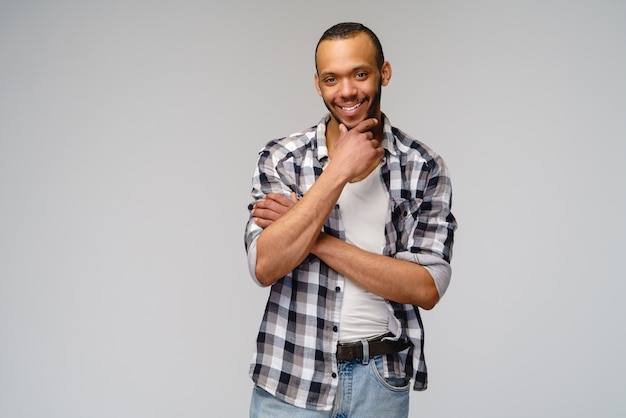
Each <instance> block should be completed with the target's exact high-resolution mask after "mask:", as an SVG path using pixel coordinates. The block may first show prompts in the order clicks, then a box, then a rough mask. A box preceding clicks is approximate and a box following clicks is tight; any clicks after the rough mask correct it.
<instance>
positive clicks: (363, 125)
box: [352, 118, 378, 132]
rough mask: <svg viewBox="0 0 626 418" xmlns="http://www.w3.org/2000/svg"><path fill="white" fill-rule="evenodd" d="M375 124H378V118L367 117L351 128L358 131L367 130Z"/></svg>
mask: <svg viewBox="0 0 626 418" xmlns="http://www.w3.org/2000/svg"><path fill="white" fill-rule="evenodd" d="M376 125H378V120H376V118H369V119H365V120H364V121H361V122H359V124H358V125H357V126H355V127H354V128H352V130H356V131H358V132H367V131H369V130H371V129H372V128H374V127H375V126H376Z"/></svg>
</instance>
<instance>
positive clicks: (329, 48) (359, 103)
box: [315, 33, 391, 129]
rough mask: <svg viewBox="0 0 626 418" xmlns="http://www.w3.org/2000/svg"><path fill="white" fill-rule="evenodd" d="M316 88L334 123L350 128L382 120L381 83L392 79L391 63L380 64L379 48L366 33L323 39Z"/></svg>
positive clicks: (318, 59)
mask: <svg viewBox="0 0 626 418" xmlns="http://www.w3.org/2000/svg"><path fill="white" fill-rule="evenodd" d="M316 63H317V73H316V74H315V87H316V88H317V92H318V94H319V95H320V96H321V97H322V99H323V100H324V104H325V105H326V107H327V108H328V110H329V111H330V113H331V115H332V118H333V120H331V123H333V122H334V123H335V124H339V123H343V124H344V125H346V127H347V128H349V129H350V128H353V127H355V126H356V125H357V124H358V123H359V122H361V121H363V120H365V119H368V118H371V117H376V118H377V119H378V120H379V121H380V93H381V86H386V85H387V83H388V82H389V79H390V78H391V66H390V65H389V63H388V62H385V63H384V64H383V66H382V69H381V68H378V66H377V65H376V48H375V47H374V43H373V42H372V41H371V39H370V38H369V37H368V36H367V35H365V34H362V33H361V34H358V35H357V36H354V37H352V38H347V39H337V40H326V41H322V42H321V43H320V44H319V46H318V49H317V55H316Z"/></svg>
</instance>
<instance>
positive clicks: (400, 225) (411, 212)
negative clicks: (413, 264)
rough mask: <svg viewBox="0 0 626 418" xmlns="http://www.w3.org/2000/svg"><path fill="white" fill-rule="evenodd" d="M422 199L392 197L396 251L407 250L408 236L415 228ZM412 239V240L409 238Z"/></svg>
mask: <svg viewBox="0 0 626 418" xmlns="http://www.w3.org/2000/svg"><path fill="white" fill-rule="evenodd" d="M422 203H423V199H421V198H418V197H415V198H411V199H392V204H393V208H392V222H393V225H394V227H395V229H396V234H397V245H396V246H397V251H407V250H408V246H409V238H410V237H412V236H413V234H414V232H415V229H416V228H417V224H418V219H419V215H420V213H421V210H422ZM411 241H412V240H411Z"/></svg>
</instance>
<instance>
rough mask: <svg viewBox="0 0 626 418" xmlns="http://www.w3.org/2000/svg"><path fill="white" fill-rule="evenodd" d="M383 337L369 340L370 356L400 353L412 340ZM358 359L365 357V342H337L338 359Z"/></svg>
mask: <svg viewBox="0 0 626 418" xmlns="http://www.w3.org/2000/svg"><path fill="white" fill-rule="evenodd" d="M383 337H386V336H383ZM383 337H378V338H376V339H374V340H371V341H367V345H368V349H369V358H372V357H375V356H380V355H384V354H393V353H399V352H400V351H403V350H405V349H407V348H409V347H410V346H411V342H410V341H407V340H400V341H393V340H383V339H382V338H383ZM357 359H359V360H361V359H363V343H362V342H361V341H357V342H353V343H339V344H337V360H357Z"/></svg>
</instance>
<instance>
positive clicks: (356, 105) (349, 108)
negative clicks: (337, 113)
mask: <svg viewBox="0 0 626 418" xmlns="http://www.w3.org/2000/svg"><path fill="white" fill-rule="evenodd" d="M359 106H361V103H357V104H355V105H354V106H350V107H342V109H343V110H347V111H350V110H354V109H356V108H357V107H359Z"/></svg>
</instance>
